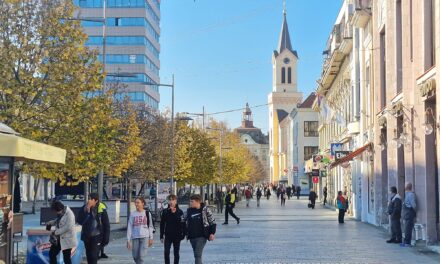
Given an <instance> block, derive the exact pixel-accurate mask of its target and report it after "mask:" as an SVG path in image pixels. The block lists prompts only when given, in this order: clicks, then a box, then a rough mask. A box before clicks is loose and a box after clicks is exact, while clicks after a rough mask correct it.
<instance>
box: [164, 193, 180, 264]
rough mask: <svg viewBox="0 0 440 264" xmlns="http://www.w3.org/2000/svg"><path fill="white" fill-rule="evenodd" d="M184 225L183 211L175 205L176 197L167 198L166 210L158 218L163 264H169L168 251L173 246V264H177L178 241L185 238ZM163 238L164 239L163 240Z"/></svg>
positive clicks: (178, 257)
mask: <svg viewBox="0 0 440 264" xmlns="http://www.w3.org/2000/svg"><path fill="white" fill-rule="evenodd" d="M185 235H186V223H185V218H184V216H183V211H182V210H180V209H179V206H178V204H177V196H175V195H173V194H171V195H170V196H168V208H167V209H165V210H164V211H163V212H162V216H161V218H160V241H161V242H162V243H163V244H164V257H165V264H170V250H171V245H173V250H174V264H178V263H179V259H180V255H179V251H180V241H181V240H182V239H184V238H185ZM164 237H165V238H164Z"/></svg>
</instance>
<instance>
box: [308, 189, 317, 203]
mask: <svg viewBox="0 0 440 264" xmlns="http://www.w3.org/2000/svg"><path fill="white" fill-rule="evenodd" d="M317 196H318V195H316V192H314V191H311V192H310V194H309V200H310V201H315V200H316V197H317Z"/></svg>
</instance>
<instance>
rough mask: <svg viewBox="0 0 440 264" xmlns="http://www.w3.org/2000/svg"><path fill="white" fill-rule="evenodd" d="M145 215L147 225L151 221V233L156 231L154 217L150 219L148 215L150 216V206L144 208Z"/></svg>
mask: <svg viewBox="0 0 440 264" xmlns="http://www.w3.org/2000/svg"><path fill="white" fill-rule="evenodd" d="M145 215H146V216H147V226H148V227H150V223H153V234H154V233H156V227H155V226H154V219H151V220H152V221H150V216H152V214H151V211H150V208H147V209H145Z"/></svg>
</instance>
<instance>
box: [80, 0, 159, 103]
mask: <svg viewBox="0 0 440 264" xmlns="http://www.w3.org/2000/svg"><path fill="white" fill-rule="evenodd" d="M104 2H105V4H106V7H107V8H113V10H112V12H110V13H111V16H110V17H107V18H106V23H105V26H106V27H108V28H109V29H110V28H115V27H127V28H128V27H142V28H145V29H146V30H145V31H142V33H140V34H138V33H134V34H129V35H128V36H127V33H126V32H121V33H119V32H120V30H117V31H116V30H111V31H109V32H111V33H110V34H107V36H106V39H105V44H106V46H107V47H108V49H106V51H107V54H106V56H105V63H106V64H108V65H111V64H113V65H115V64H120V65H121V66H120V67H121V68H125V69H128V70H129V72H126V71H124V75H125V76H117V73H115V72H114V71H113V72H109V76H107V77H106V79H105V81H106V82H113V83H114V82H120V83H125V84H126V85H127V87H128V88H129V91H130V92H125V93H118V94H117V95H115V99H116V100H120V99H122V98H124V97H128V98H130V100H131V101H133V102H136V103H142V102H144V103H145V104H146V105H149V106H150V107H151V108H153V109H158V107H159V102H158V101H157V100H155V99H154V98H153V96H154V97H155V95H154V93H153V92H152V91H154V92H156V93H158V92H159V89H158V86H157V85H151V84H155V83H156V82H154V81H153V79H154V80H157V79H158V78H159V68H160V66H159V63H158V61H159V48H158V47H159V38H160V29H159V27H160V25H159V23H160V0H152V1H146V0H105V1H104V0H74V3H75V4H76V5H77V6H79V8H80V9H82V8H84V9H90V8H97V9H98V8H101V9H102V8H103V5H104ZM139 9H143V11H142V12H139V11H140V10H139ZM87 13H89V12H88V11H86V12H84V13H83V14H87ZM110 13H109V14H110ZM80 14H81V10H80ZM82 18H85V19H99V18H100V17H87V16H85V17H82ZM81 24H82V26H83V27H84V31H85V32H86V33H87V34H88V35H89V38H88V40H87V42H86V45H88V46H94V47H93V48H95V47H101V46H102V45H103V38H102V36H101V35H98V34H99V33H96V29H94V28H93V27H98V28H100V27H102V26H103V23H102V22H95V21H84V20H83V21H81ZM134 32H136V31H134ZM124 33H125V34H124ZM115 47H116V48H115ZM141 47H143V48H141ZM140 48H141V49H140ZM121 50H123V52H122V53H124V54H119V52H118V51H121ZM147 50H148V52H147ZM98 59H99V60H101V61H102V59H103V58H102V55H100V56H98ZM129 64H137V65H139V64H143V65H146V66H147V67H141V68H139V67H127V66H122V65H129ZM115 67H118V66H117V65H116V66H113V67H110V68H109V69H114V68H115ZM121 72H122V70H121ZM126 74H129V75H130V76H127V75H126ZM131 75H133V76H131ZM139 84H143V85H139ZM147 87H149V88H151V90H150V89H148V88H147ZM149 93H150V94H149Z"/></svg>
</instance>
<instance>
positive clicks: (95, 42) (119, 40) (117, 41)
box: [86, 36, 159, 59]
mask: <svg viewBox="0 0 440 264" xmlns="http://www.w3.org/2000/svg"><path fill="white" fill-rule="evenodd" d="M105 44H106V45H108V46H146V47H147V48H148V50H149V51H150V52H151V53H152V54H153V55H154V57H156V58H157V59H159V51H158V50H157V49H156V48H155V47H154V46H153V44H152V43H151V42H150V41H149V40H148V39H147V38H146V37H142V36H107V37H106V38H105ZM86 45H87V46H102V36H89V39H88V40H87V42H86Z"/></svg>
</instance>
